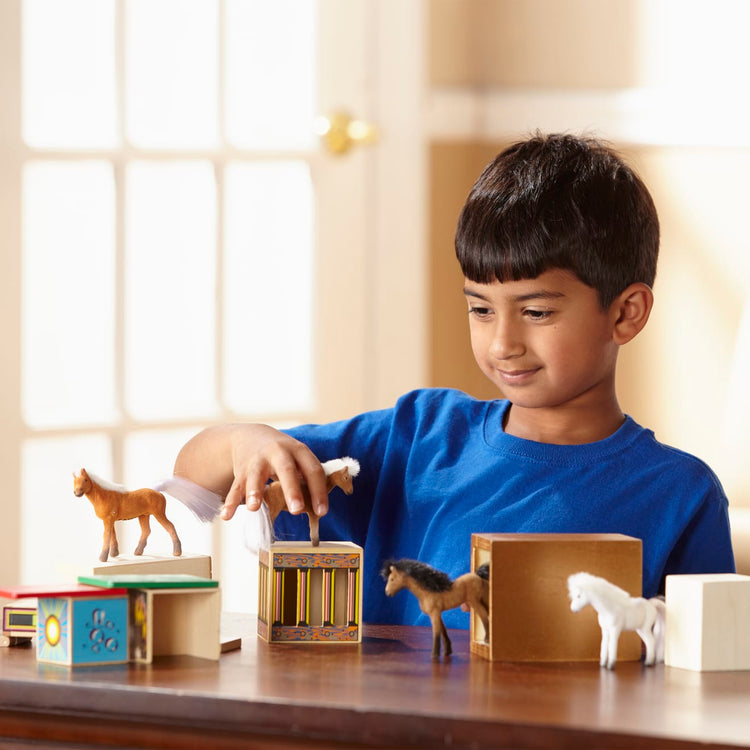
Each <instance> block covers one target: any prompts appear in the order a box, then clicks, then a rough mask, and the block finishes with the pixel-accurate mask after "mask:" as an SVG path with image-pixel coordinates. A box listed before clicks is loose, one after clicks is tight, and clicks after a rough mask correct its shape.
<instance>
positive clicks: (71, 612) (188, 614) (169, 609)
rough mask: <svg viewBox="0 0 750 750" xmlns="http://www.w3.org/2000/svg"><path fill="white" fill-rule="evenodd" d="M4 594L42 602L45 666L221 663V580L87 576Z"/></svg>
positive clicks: (39, 623)
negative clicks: (166, 658)
mask: <svg viewBox="0 0 750 750" xmlns="http://www.w3.org/2000/svg"><path fill="white" fill-rule="evenodd" d="M0 596H2V597H5V598H7V599H11V600H22V599H28V598H35V599H36V600H37V606H36V609H35V613H36V614H35V619H36V632H35V633H34V635H36V641H37V642H36V654H37V660H38V661H39V662H43V663H49V664H61V665H67V666H71V667H83V666H85V667H90V666H96V665H103V664H125V663H127V662H128V661H140V662H146V663H150V662H151V661H152V660H153V658H154V656H157V655H167V654H184V655H190V656H198V657H201V658H205V659H218V658H219V653H220V636H219V618H220V610H221V606H220V600H219V588H218V581H213V580H210V579H206V578H199V577H196V576H190V575H164V574H162V575H159V574H155V575H141V576H128V575H114V576H81V577H80V579H79V582H78V583H77V584H73V585H70V586H16V587H11V588H8V589H3V590H0ZM5 609H6V610H7V609H8V605H6V607H5ZM11 609H17V608H14V607H11Z"/></svg>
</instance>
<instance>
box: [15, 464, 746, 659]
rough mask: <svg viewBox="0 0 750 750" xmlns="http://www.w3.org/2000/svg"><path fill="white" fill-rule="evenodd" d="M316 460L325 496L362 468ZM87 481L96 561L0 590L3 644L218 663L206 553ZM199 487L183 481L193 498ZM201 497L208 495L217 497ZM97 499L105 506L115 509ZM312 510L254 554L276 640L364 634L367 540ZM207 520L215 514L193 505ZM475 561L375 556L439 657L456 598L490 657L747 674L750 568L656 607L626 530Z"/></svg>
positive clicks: (473, 639)
mask: <svg viewBox="0 0 750 750" xmlns="http://www.w3.org/2000/svg"><path fill="white" fill-rule="evenodd" d="M324 467H325V469H326V475H327V476H328V479H329V481H328V490H329V491H331V490H332V489H333V488H334V487H341V488H342V489H343V490H344V492H346V493H347V494H350V493H351V492H352V478H353V477H355V476H356V475H357V473H358V471H359V464H358V463H357V462H356V461H355V460H354V459H350V458H346V459H335V460H334V461H331V462H328V463H327V464H324ZM92 476H93V475H90V474H88V473H86V472H85V471H84V470H81V473H80V474H79V475H75V479H74V491H75V494H76V495H77V496H81V495H84V494H85V495H86V496H87V497H89V499H90V500H91V502H92V504H93V505H94V508H95V510H96V512H97V515H98V516H99V517H100V518H102V519H103V520H104V525H105V534H104V547H103V548H102V551H101V555H100V563H99V565H98V566H95V567H94V569H93V571H92V573H91V574H90V575H85V576H79V577H78V582H77V583H76V584H73V585H64V586H59V585H57V586H16V587H11V588H7V589H4V590H3V589H0V599H3V598H4V599H5V602H4V603H3V605H2V610H3V611H2V632H0V646H12V645H18V644H20V643H27V642H29V641H30V640H31V639H32V638H33V637H36V654H37V659H38V661H40V662H43V663H50V664H61V665H67V666H71V667H78V666H94V665H112V664H124V663H127V662H130V661H133V662H141V663H147V664H148V663H151V662H152V661H153V659H154V658H155V657H157V656H161V655H189V656H195V657H199V658H205V659H210V660H217V659H218V658H219V656H220V654H221V652H222V651H224V650H228V649H225V648H223V647H222V644H221V637H220V616H221V600H220V589H219V585H218V582H217V581H215V580H213V579H212V577H211V572H212V571H211V558H210V557H209V556H207V555H186V556H184V557H183V556H182V549H181V546H180V543H179V538H178V537H177V533H176V531H175V530H174V527H173V526H172V525H171V523H170V522H169V521H168V520H167V519H166V516H165V515H164V507H163V503H162V501H163V499H164V497H163V495H160V493H156V494H155V495H154V494H153V491H151V490H149V491H146V490H143V491H140V490H139V491H136V492H135V493H130V492H128V491H126V490H124V489H123V488H120V487H119V486H117V485H112V486H109V485H107V484H106V483H103V482H102V481H101V480H97V479H94V478H92ZM201 491H202V490H201V488H197V487H196V488H191V495H192V496H193V497H195V496H196V492H197V493H198V495H200V493H201ZM209 494H211V493H209ZM264 496H265V497H266V502H267V504H268V505H269V507H270V512H269V518H275V517H276V516H277V515H278V513H279V512H280V511H281V510H284V509H285V507H286V506H285V504H284V502H283V493H281V486H280V484H279V483H278V482H272V483H270V484H269V485H268V488H267V491H266V493H265V495H264ZM306 497H307V498H308V501H309V493H308V494H307V496H306ZM199 499H200V500H201V502H202V503H203V504H204V505H206V504H208V505H209V506H211V507H212V505H211V504H212V503H215V497H213V496H212V497H211V498H208V499H206V500H204V499H203V498H200V497H199ZM183 502H185V503H186V504H187V505H188V506H189V507H190V503H188V502H187V501H185V500H183ZM308 504H309V503H308ZM105 505H107V507H110V506H113V507H114V510H113V509H112V508H111V507H110V510H109V511H108V513H109V515H108V514H107V513H106V512H105V511H104V510H103V508H104V506H105ZM191 509H192V508H191ZM307 513H308V517H309V519H310V542H283V541H277V542H271V543H270V544H269V545H267V546H265V547H263V548H261V549H260V550H259V565H258V576H259V585H258V635H259V637H260V638H262V639H263V640H265V641H267V642H268V643H270V644H277V643H279V644H280V643H332V644H333V643H338V644H343V643H350V644H351V643H355V644H356V643H360V642H361V640H362V596H363V588H364V585H365V582H363V580H362V571H363V550H362V548H361V547H359V546H358V545H356V544H353V543H351V542H330V541H329V542H320V540H319V536H318V518H317V516H316V515H315V514H314V513H313V512H312V510H311V508H308V509H307ZM151 514H153V515H155V517H156V518H157V519H158V520H159V521H160V522H161V523H162V525H164V526H165V528H166V529H167V531H168V532H169V533H170V536H171V537H172V540H173V542H174V549H173V557H172V558H165V557H146V556H144V555H143V550H144V547H145V544H146V539H147V537H148V530H149V516H150V515H151ZM112 515H114V516H116V517H117V518H123V519H126V518H135V517H137V518H138V519H139V521H140V524H141V532H142V533H141V539H140V541H139V544H138V547H137V549H136V550H135V556H134V557H132V558H130V559H127V558H120V557H119V554H118V553H119V550H118V547H117V539H116V536H115V534H114V526H113V524H112V523H110V522H109V521H110V516H112ZM213 517H215V513H214V512H213V510H212V511H211V512H210V513H204V514H203V515H199V518H200V519H201V520H210V519H211V518H213ZM269 538H272V535H270V536H269ZM110 557H114V558H115V559H110ZM470 567H471V571H470V572H469V573H466V574H464V575H462V576H459V577H458V578H456V579H455V580H451V579H450V578H449V577H448V576H447V575H446V574H445V573H442V572H441V571H438V570H435V569H434V568H431V567H430V566H429V565H427V564H426V563H423V562H420V561H416V560H388V561H384V563H383V567H382V571H381V574H382V577H383V578H384V579H385V580H386V594H388V595H389V596H393V595H395V594H397V593H398V592H399V591H401V590H402V589H407V590H408V591H410V592H411V593H412V594H414V595H415V596H416V597H417V598H418V600H419V604H420V608H421V609H422V611H423V612H425V613H426V614H427V615H428V616H429V617H430V620H431V623H432V630H433V649H432V657H433V658H439V656H440V651H441V641H442V643H443V644H444V646H445V648H444V653H445V655H446V657H447V656H449V655H450V653H451V643H450V639H449V637H448V633H447V631H446V629H445V626H444V624H443V620H442V612H443V611H444V610H446V609H450V608H454V607H459V606H460V607H462V608H463V609H465V610H466V609H468V610H470V612H471V618H470V632H469V638H470V640H469V642H470V650H471V653H472V654H475V655H477V656H479V657H482V658H484V659H488V660H490V661H509V662H554V661H596V660H598V661H599V663H600V665H601V666H602V667H606V668H609V669H613V668H614V667H615V664H616V662H617V660H621V661H638V660H640V659H641V652H642V644H643V645H644V646H645V652H646V653H645V664H646V665H647V666H650V665H653V664H655V663H659V662H661V661H664V662H665V663H666V664H667V665H668V666H674V667H681V668H684V669H690V670H695V671H708V670H750V630H749V629H748V628H747V623H748V622H750V577H749V576H742V575H734V574H732V575H730V574H722V575H719V574H716V575H672V576H668V577H667V579H666V597H665V599H666V601H665V600H664V598H659V597H655V598H653V599H649V600H646V599H644V598H642V597H641V595H640V594H641V580H642V543H641V540H640V539H635V538H633V537H629V536H624V535H621V534H554V533H552V534H523V533H512V534H510V533H508V534H473V535H472V536H471V550H470ZM29 599H36V606H35V607H34V606H28V605H26V604H25V603H24V604H21V603H20V602H22V601H26V600H29ZM237 645H239V644H237V643H234V642H233V643H232V645H231V647H237Z"/></svg>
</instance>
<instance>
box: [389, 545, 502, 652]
mask: <svg viewBox="0 0 750 750" xmlns="http://www.w3.org/2000/svg"><path fill="white" fill-rule="evenodd" d="M380 574H381V575H382V577H383V578H384V579H385V581H386V583H385V593H386V594H387V595H388V596H393V595H394V594H397V593H398V592H399V591H401V589H404V588H405V589H408V590H409V591H411V593H412V594H414V596H416V597H417V600H418V601H419V608H420V609H421V610H422V612H424V613H425V614H426V615H427V616H428V617H429V618H430V622H431V623H432V657H433V658H438V657H439V656H440V639H441V638H442V639H443V643H444V644H445V655H446V656H450V654H451V641H450V638H449V637H448V631H447V630H446V629H445V623H444V622H443V616H442V613H443V611H444V610H446V609H453V608H454V607H462V608H465V607H466V606H468V607H470V608H471V609H473V610H474V611H475V612H476V614H477V616H478V617H479V619H480V620H481V621H482V625H483V626H484V640H485V641H486V640H487V638H488V637H489V632H490V631H489V611H488V607H489V582H488V581H487V580H486V579H485V578H483V577H482V576H480V575H478V574H477V573H465V574H464V575H462V576H459V577H458V578H456V579H455V580H451V578H450V576H448V575H447V574H446V573H443V572H442V571H440V570H436V569H435V568H433V567H431V566H430V565H427V564H425V563H422V562H419V561H417V560H388V561H386V562H385V563H384V564H383V568H382V570H381V572H380Z"/></svg>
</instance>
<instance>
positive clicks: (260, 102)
mask: <svg viewBox="0 0 750 750" xmlns="http://www.w3.org/2000/svg"><path fill="white" fill-rule="evenodd" d="M316 15H317V10H316V3H315V2H312V1H307V0H306V1H304V2H300V0H274V2H272V3H269V2H267V0H226V15H225V18H226V25H225V34H226V46H225V56H226V67H225V70H226V74H225V93H226V99H225V106H224V114H225V118H226V137H227V139H228V140H229V142H230V143H232V144H233V145H234V146H237V147H239V148H253V149H273V148H292V149H304V148H311V147H312V146H313V130H312V123H313V119H314V117H315V115H316V114H317V112H316V111H315V69H316V62H315V18H316Z"/></svg>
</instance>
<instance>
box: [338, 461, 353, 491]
mask: <svg viewBox="0 0 750 750" xmlns="http://www.w3.org/2000/svg"><path fill="white" fill-rule="evenodd" d="M338 485H339V487H341V489H342V490H344V492H345V493H346V494H347V495H351V494H352V492H354V482H353V481H352V475H351V472H350V471H349V467H348V466H345V467H344V468H343V469H342V470H341V472H340V476H339V481H338Z"/></svg>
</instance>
